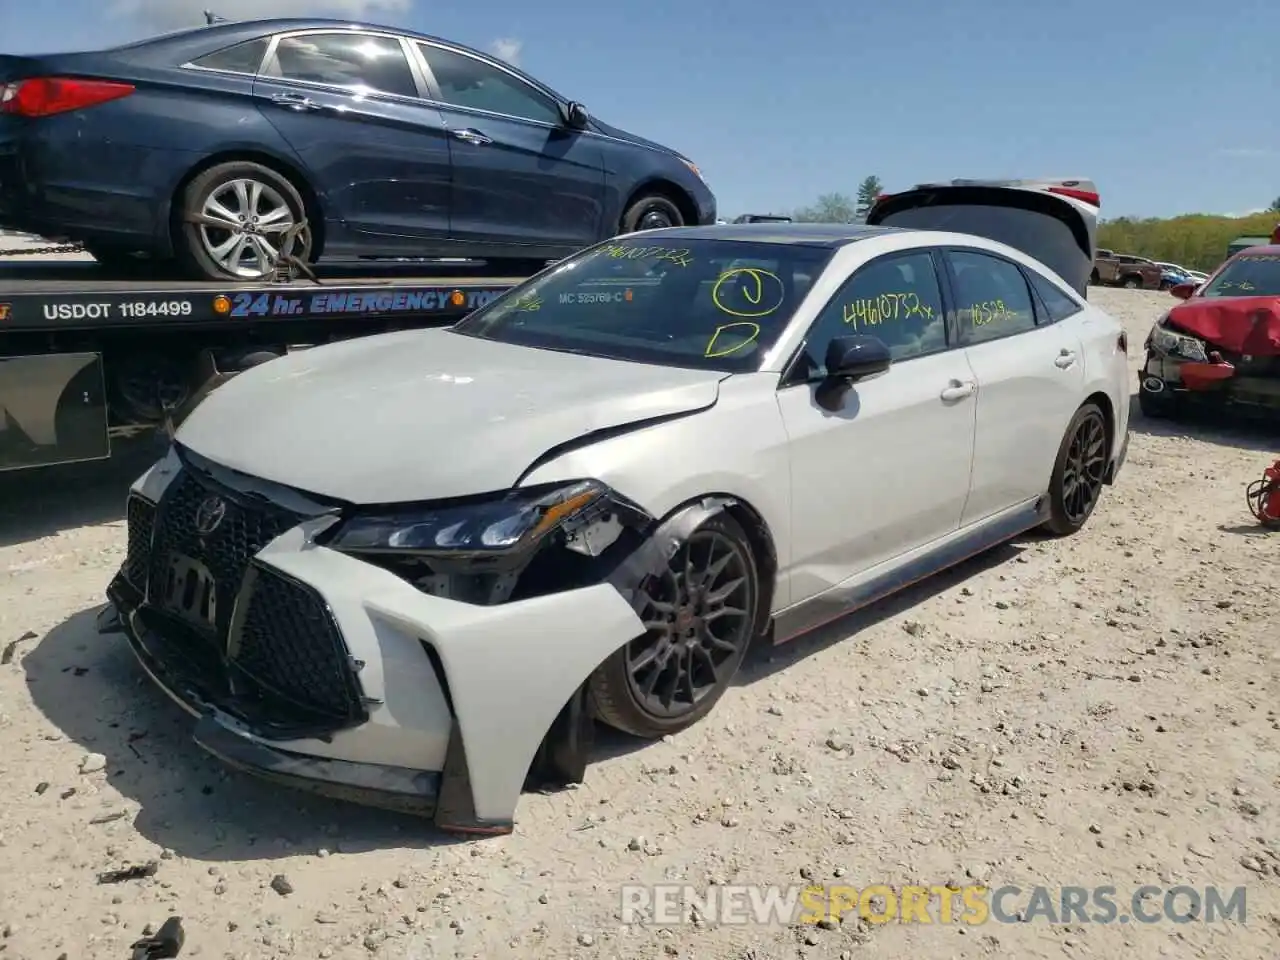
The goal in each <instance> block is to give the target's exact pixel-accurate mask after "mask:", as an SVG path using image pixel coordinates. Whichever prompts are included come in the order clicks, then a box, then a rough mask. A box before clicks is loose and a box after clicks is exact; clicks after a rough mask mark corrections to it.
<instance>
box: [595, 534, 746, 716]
mask: <svg viewBox="0 0 1280 960" xmlns="http://www.w3.org/2000/svg"><path fill="white" fill-rule="evenodd" d="M759 598H760V574H759V571H758V568H757V567H756V561H755V556H754V554H753V552H752V550H751V542H750V540H748V538H747V535H746V533H745V532H744V531H743V529H742V527H741V526H739V525H738V523H737V522H735V521H734V520H733V518H732V517H728V516H725V515H724V514H721V515H720V516H717V517H715V518H714V519H712V520H709V521H708V522H706V523H704V524H703V525H702V526H701V527H699V528H698V529H697V530H695V531H694V532H693V533H692V534H691V535H690V537H689V539H688V540H686V541H685V543H684V544H683V545H682V546H681V547H680V549H679V550H677V551H676V552H675V553H674V554H673V555H672V557H671V559H670V561H669V563H668V566H667V569H666V570H664V571H663V572H662V573H661V574H660V575H655V576H650V577H648V578H647V579H646V580H645V581H644V582H643V583H642V584H641V585H640V590H638V591H637V601H636V604H637V606H636V613H637V614H638V616H639V617H640V619H641V620H642V621H644V625H645V627H646V628H647V629H646V631H645V633H644V635H643V636H641V637H637V638H636V639H635V640H632V641H631V642H630V643H628V644H627V645H626V646H624V647H623V648H622V649H620V650H618V651H616V652H615V653H614V654H612V655H611V656H610V657H609V658H608V659H607V660H605V662H604V663H603V664H601V665H600V667H599V668H598V669H597V670H596V672H595V673H594V674H592V676H591V678H590V680H589V681H588V682H587V691H588V696H589V698H590V702H591V706H592V708H593V710H594V712H595V715H596V716H597V717H599V718H600V719H601V720H603V721H604V722H605V723H607V724H609V726H611V727H614V728H616V729H618V730H621V731H623V732H624V733H629V734H632V735H633V736H637V737H645V738H647V739H657V738H659V737H663V736H666V735H667V734H671V733H676V732H678V731H680V730H684V729H685V728H686V727H690V726H692V725H693V724H695V723H697V722H698V721H699V720H701V719H702V718H703V717H705V716H706V715H707V714H708V713H710V712H711V708H712V707H713V706H715V704H716V701H718V700H719V699H720V697H722V696H723V695H724V692H725V691H726V690H728V689H729V686H730V685H731V684H732V683H733V678H734V676H735V675H736V674H737V672H738V667H739V666H740V665H741V664H742V658H743V657H744V656H746V653H747V648H748V647H749V646H750V645H751V640H752V638H753V637H754V636H755V634H756V619H757V609H756V608H757V604H758V603H759Z"/></svg>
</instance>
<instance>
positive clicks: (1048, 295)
mask: <svg viewBox="0 0 1280 960" xmlns="http://www.w3.org/2000/svg"><path fill="white" fill-rule="evenodd" d="M1025 272H1026V275H1027V278H1028V279H1029V280H1030V281H1031V286H1032V288H1033V289H1034V290H1035V292H1036V295H1037V296H1038V297H1039V298H1040V302H1041V303H1042V304H1044V308H1045V310H1046V311H1047V312H1048V314H1049V316H1048V321H1049V322H1050V323H1057V322H1058V321H1059V320H1065V319H1067V317H1072V316H1075V315H1076V314H1077V313H1079V312H1080V311H1081V309H1083V308H1082V307H1081V306H1080V304H1078V303H1077V302H1076V300H1075V298H1074V297H1071V296H1069V295H1068V294H1067V293H1066V291H1064V290H1063V289H1062V288H1061V287H1060V286H1058V285H1057V284H1056V283H1054V282H1053V281H1052V280H1050V279H1049V278H1048V277H1045V276H1042V275H1041V274H1039V273H1036V272H1035V271H1034V270H1027V271H1025Z"/></svg>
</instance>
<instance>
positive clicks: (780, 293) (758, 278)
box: [711, 267, 787, 332]
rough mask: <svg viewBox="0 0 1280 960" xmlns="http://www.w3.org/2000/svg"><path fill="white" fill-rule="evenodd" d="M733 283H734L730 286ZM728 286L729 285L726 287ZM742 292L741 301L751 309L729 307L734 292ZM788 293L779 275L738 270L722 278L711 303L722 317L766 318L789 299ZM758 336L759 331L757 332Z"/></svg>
mask: <svg viewBox="0 0 1280 960" xmlns="http://www.w3.org/2000/svg"><path fill="white" fill-rule="evenodd" d="M730 281H735V282H733V283H731V284H730ZM727 284H728V285H727ZM737 290H740V291H741V292H742V299H743V300H745V301H746V302H747V303H748V304H749V306H748V307H746V308H744V307H742V306H740V305H736V304H731V303H726V302H725V301H726V300H732V299H733V293H734V291H737ZM786 295H787V290H786V287H784V286H783V284H782V278H781V277H779V276H778V275H777V274H776V273H772V272H770V271H768V270H761V269H760V268H759V267H735V268H734V269H732V270H726V271H724V272H723V273H722V274H720V276H719V278H718V279H717V280H716V283H715V286H714V287H712V288H711V300H712V302H713V303H715V305H716V309H718V310H719V311H720V312H721V313H727V314H729V316H731V317H767V316H768V315H769V314H771V313H773V312H774V311H775V310H777V309H778V308H779V307H781V306H782V301H783V300H784V299H786ZM757 332H758V331H757Z"/></svg>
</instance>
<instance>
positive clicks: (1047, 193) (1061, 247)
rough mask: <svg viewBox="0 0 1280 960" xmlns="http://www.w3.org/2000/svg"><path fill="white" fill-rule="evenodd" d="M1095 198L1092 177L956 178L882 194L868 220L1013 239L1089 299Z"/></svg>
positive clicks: (1012, 243) (1015, 245)
mask: <svg viewBox="0 0 1280 960" xmlns="http://www.w3.org/2000/svg"><path fill="white" fill-rule="evenodd" d="M1098 202H1099V201H1098V192H1097V188H1096V187H1095V186H1094V185H1093V183H1092V181H1089V180H1074V179H1073V180H953V181H951V182H950V183H938V184H922V185H920V186H917V187H914V188H912V189H911V190H907V191H905V192H903V193H898V194H892V195H889V196H885V197H882V198H881V199H880V200H878V201H877V202H876V205H875V206H874V207H873V208H872V210H871V212H870V213H869V214H868V215H867V223H868V224H870V225H872V226H883V227H909V228H914V229H917V230H947V231H951V232H955V233H969V234H973V235H975V236H979V237H985V238H987V239H988V240H995V241H998V242H1000V243H1005V244H1008V245H1009V246H1011V247H1013V248H1014V249H1016V250H1021V251H1022V252H1023V253H1025V254H1026V255H1027V256H1029V257H1032V258H1033V259H1035V260H1038V261H1040V262H1041V263H1043V264H1044V265H1045V266H1046V267H1048V268H1049V269H1050V270H1051V271H1053V272H1054V273H1056V274H1058V276H1060V277H1061V278H1062V279H1063V280H1065V281H1066V282H1067V285H1068V286H1070V287H1071V288H1072V289H1074V290H1075V291H1076V292H1077V293H1078V294H1080V296H1081V297H1087V296H1088V291H1089V276H1090V274H1091V273H1092V272H1093V260H1094V254H1095V249H1096V237H1097V224H1098Z"/></svg>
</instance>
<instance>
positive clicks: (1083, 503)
mask: <svg viewBox="0 0 1280 960" xmlns="http://www.w3.org/2000/svg"><path fill="white" fill-rule="evenodd" d="M1110 447H1111V445H1110V443H1108V441H1107V418H1106V415H1105V414H1104V413H1103V412H1102V409H1101V408H1100V407H1099V406H1098V405H1097V404H1096V403H1086V404H1085V405H1084V406H1082V407H1081V408H1080V409H1079V410H1077V411H1076V414H1075V416H1074V417H1072V418H1071V422H1070V423H1069V424H1068V425H1067V431H1066V433H1065V434H1064V435H1063V438H1062V445H1061V446H1059V447H1058V458H1057V460H1055V461H1054V464H1053V476H1052V477H1051V478H1050V480H1049V519H1048V520H1046V521H1045V523H1044V528H1045V529H1046V530H1048V531H1049V532H1050V533H1052V534H1055V535H1056V536H1059V537H1065V536H1069V535H1071V534H1073V533H1075V532H1076V531H1078V530H1079V529H1080V528H1081V527H1083V526H1084V525H1085V524H1086V523H1087V522H1088V520H1089V517H1090V516H1092V515H1093V510H1094V508H1095V507H1096V506H1097V505H1098V499H1099V498H1100V497H1101V495H1102V487H1103V478H1104V477H1105V476H1106V475H1107V465H1108V462H1109V460H1110V455H1111V449H1110ZM1077 477H1079V478H1082V479H1081V482H1078V483H1073V479H1074V478H1077Z"/></svg>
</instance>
